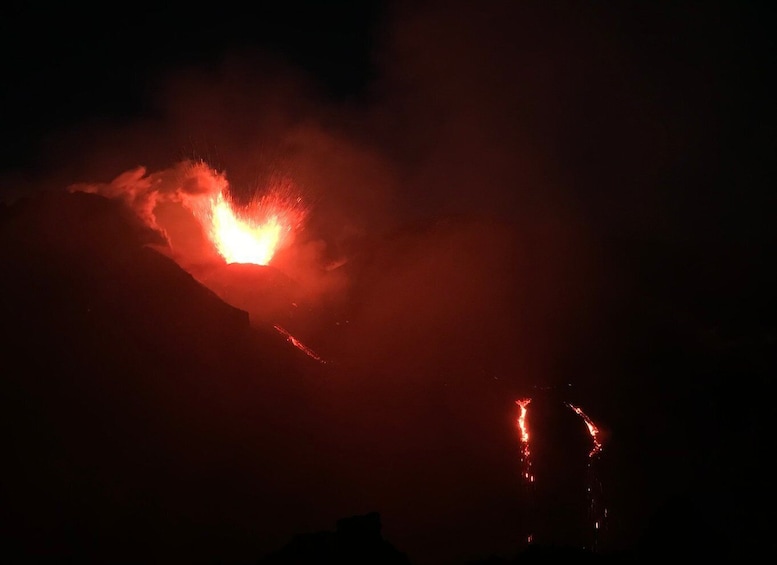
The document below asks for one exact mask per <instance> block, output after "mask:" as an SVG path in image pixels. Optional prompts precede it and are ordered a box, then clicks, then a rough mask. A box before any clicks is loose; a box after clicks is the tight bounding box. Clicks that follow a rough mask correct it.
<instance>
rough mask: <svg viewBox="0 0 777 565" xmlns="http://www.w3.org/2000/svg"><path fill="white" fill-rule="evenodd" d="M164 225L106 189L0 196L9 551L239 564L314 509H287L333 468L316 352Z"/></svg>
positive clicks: (311, 522) (308, 519) (309, 522)
mask: <svg viewBox="0 0 777 565" xmlns="http://www.w3.org/2000/svg"><path fill="white" fill-rule="evenodd" d="M157 239H158V236H157V235H156V234H155V233H154V232H150V231H149V230H148V229H147V228H145V227H143V226H142V225H141V224H140V223H139V222H138V221H137V219H136V218H135V217H134V216H132V215H130V214H129V213H128V212H126V211H125V209H124V208H122V207H121V204H120V203H118V202H112V201H110V200H107V199H104V198H102V197H99V196H95V195H87V194H65V193H52V194H43V195H39V196H35V197H31V198H28V199H25V200H21V201H18V202H16V203H14V204H12V205H7V206H5V207H3V208H0V264H2V266H3V275H2V283H1V284H2V289H1V290H0V311H2V316H1V317H0V320H1V321H0V325H1V326H2V336H3V338H2V344H3V345H2V353H3V355H2V356H3V366H4V368H3V379H2V399H3V400H2V413H3V420H4V422H3V429H4V430H5V432H6V434H5V437H6V441H5V442H4V445H5V461H6V463H5V464H4V467H3V481H2V484H3V491H4V492H3V500H4V504H3V506H4V514H5V520H6V521H7V522H8V526H7V528H6V529H5V535H4V536H3V537H4V543H5V545H6V547H7V548H8V551H12V552H14V553H17V554H20V555H22V556H26V557H28V558H39V557H40V558H45V557H49V558H56V559H62V558H77V559H79V560H82V561H99V562H116V561H122V560H133V559H140V560H142V561H144V562H156V561H158V560H159V561H161V560H166V559H169V558H174V559H175V560H176V561H178V560H183V561H186V562H194V561H198V560H202V559H204V560H207V559H209V558H218V559H219V560H220V561H229V560H230V559H231V558H232V557H235V558H236V556H240V557H241V558H244V557H246V556H250V557H253V558H257V557H258V556H260V555H261V554H262V553H263V552H264V551H267V550H268V549H270V548H274V547H276V546H277V545H278V544H279V543H280V542H281V541H282V540H285V539H286V537H287V536H288V534H289V532H293V531H299V530H303V529H306V528H310V527H313V526H315V525H316V524H317V523H316V522H315V519H314V518H313V517H312V516H311V515H310V514H309V513H307V514H305V513H302V517H300V516H295V514H294V511H293V510H287V509H291V508H295V506H298V505H297V504H296V503H297V502H298V501H299V500H300V499H303V498H304V499H307V498H312V495H311V492H310V490H309V489H311V488H317V487H316V486H314V485H313V482H316V481H324V480H325V479H326V477H327V470H326V466H325V465H324V464H319V465H318V466H317V471H316V473H315V474H311V473H309V472H307V470H306V465H305V464H304V462H305V461H309V460H312V459H316V458H317V455H316V454H317V453H318V450H319V449H322V447H321V445H319V444H318V440H317V437H318V435H317V432H316V430H317V429H318V426H316V425H314V420H315V414H316V410H315V407H314V406H312V403H313V401H312V399H311V397H312V396H314V389H312V388H311V386H310V385H309V384H308V385H307V388H305V389H303V388H302V387H300V383H301V382H302V380H303V378H304V380H306V382H308V383H310V382H315V379H311V378H310V377H311V374H309V373H308V372H307V371H311V370H313V371H315V370H316V368H311V365H315V363H308V361H309V360H308V359H307V358H306V357H305V356H304V355H302V354H301V353H300V352H299V351H297V350H296V349H294V348H293V347H291V346H290V345H289V344H288V343H287V342H286V340H285V339H284V337H283V336H281V335H279V334H278V333H277V332H275V331H274V330H273V329H272V328H271V327H270V328H269V329H267V331H263V330H260V329H256V328H252V327H251V326H250V324H249V321H248V315H247V314H246V313H245V312H243V311H241V310H238V309H236V308H233V307H231V306H229V305H227V304H225V303H224V302H222V301H221V300H220V299H219V298H218V297H217V296H216V295H215V294H213V293H212V292H211V291H209V290H208V289H206V288H205V287H203V286H202V285H201V284H199V283H198V282H197V281H196V280H195V279H193V278H192V277H191V276H190V275H189V274H188V273H186V272H185V271H183V270H182V269H181V268H180V267H178V265H176V264H175V263H174V262H173V261H172V260H170V259H169V258H168V257H166V256H164V255H162V254H160V253H158V252H157V251H155V250H154V249H152V248H151V247H149V246H148V245H147V244H154V243H159V242H158V241H157ZM316 496H317V497H319V498H320V497H321V496H322V495H321V493H320V492H319V493H317V495H316ZM268 517H270V518H268ZM331 519H332V517H330V516H329V515H327V516H326V517H325V518H322V522H321V523H327V522H331ZM288 520H291V521H288ZM295 520H303V521H302V522H296V521H295ZM276 534H277V537H274V535H276ZM238 540H239V541H238ZM263 544H267V545H263Z"/></svg>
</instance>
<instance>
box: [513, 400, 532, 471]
mask: <svg viewBox="0 0 777 565" xmlns="http://www.w3.org/2000/svg"><path fill="white" fill-rule="evenodd" d="M530 402H531V398H522V399H521V400H516V401H515V403H516V404H517V405H518V407H519V408H520V412H519V413H518V422H517V424H518V431H519V432H520V434H521V462H522V463H523V472H522V475H523V478H524V479H526V480H527V481H529V482H530V483H533V482H534V476H533V475H532V474H531V460H530V459H529V455H530V451H529V427H528V424H527V422H526V413H527V410H528V406H529V403H530Z"/></svg>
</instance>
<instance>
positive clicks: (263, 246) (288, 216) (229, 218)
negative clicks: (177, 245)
mask: <svg viewBox="0 0 777 565" xmlns="http://www.w3.org/2000/svg"><path fill="white" fill-rule="evenodd" d="M304 216H305V210H304V208H303V207H302V205H301V199H300V198H299V197H298V198H292V197H288V196H287V195H285V194H284V193H283V192H281V191H278V190H276V191H272V192H270V193H268V194H267V195H265V196H263V197H262V198H260V199H259V200H257V201H255V202H252V203H250V204H249V205H248V206H246V207H245V208H243V209H240V208H237V209H236V206H235V204H234V203H233V202H231V201H230V200H228V199H227V198H226V197H225V196H224V192H219V193H218V194H216V195H215V196H213V197H211V198H210V208H209V209H208V210H207V213H206V214H205V216H204V218H203V219H204V220H205V221H204V222H203V223H204V224H206V225H205V226H204V227H205V228H206V232H207V234H208V237H209V238H210V240H211V241H212V242H213V244H214V246H215V247H216V250H217V251H218V252H219V255H221V256H222V257H223V258H224V260H225V261H226V262H227V263H254V264H257V265H267V264H268V263H269V262H270V261H271V260H272V258H273V257H274V255H275V253H276V252H277V251H278V250H279V249H281V248H283V247H284V246H285V245H287V244H288V243H290V240H291V238H292V237H293V234H294V230H295V229H297V228H298V227H299V226H300V224H301V223H302V220H303V218H304Z"/></svg>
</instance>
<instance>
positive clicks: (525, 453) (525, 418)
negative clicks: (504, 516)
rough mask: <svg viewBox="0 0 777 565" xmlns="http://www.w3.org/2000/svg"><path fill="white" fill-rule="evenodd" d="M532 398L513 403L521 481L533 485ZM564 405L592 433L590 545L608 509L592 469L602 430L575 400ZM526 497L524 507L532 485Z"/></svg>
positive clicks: (589, 458) (589, 497) (589, 454)
mask: <svg viewBox="0 0 777 565" xmlns="http://www.w3.org/2000/svg"><path fill="white" fill-rule="evenodd" d="M531 401H532V399H531V398H522V399H519V400H516V401H515V404H516V405H517V406H518V407H519V412H518V418H517V421H516V426H517V428H518V432H519V436H520V437H519V439H520V443H521V465H522V469H521V476H522V477H523V479H524V481H525V482H526V484H527V485H528V486H533V483H534V480H535V477H534V474H533V473H532V465H531V459H530V455H531V450H530V445H529V439H530V433H529V410H528V407H529V404H530V403H531ZM563 405H564V406H566V407H568V408H569V409H571V410H572V411H573V412H574V413H575V414H577V415H578V416H580V418H582V420H583V422H584V423H585V425H586V428H587V429H588V433H589V435H590V436H591V440H592V441H593V447H592V448H591V450H590V452H589V453H588V485H587V487H586V490H587V495H588V514H589V519H591V520H592V522H593V528H594V532H595V534H594V539H593V545H594V546H595V545H596V542H597V539H596V537H597V536H598V533H599V532H600V530H601V528H602V527H603V525H604V520H605V519H606V517H607V509H606V508H605V507H603V506H602V503H601V500H600V499H601V496H600V495H601V490H602V489H601V484H600V483H599V480H598V478H597V476H596V472H595V469H594V465H593V463H594V460H595V459H596V456H597V455H598V454H599V453H601V451H602V449H603V444H602V440H601V432H600V430H599V428H598V427H597V426H596V424H594V422H593V420H591V418H589V417H588V415H587V414H586V413H585V412H583V410H582V409H581V408H580V407H578V406H575V405H574V404H571V403H569V402H563ZM528 496H529V498H528V499H527V508H528V507H530V506H531V505H532V503H533V501H532V497H533V489H532V490H530V491H529V492H528ZM527 537H528V542H529V543H531V542H532V541H533V537H534V536H533V534H531V533H529V535H528V536H527Z"/></svg>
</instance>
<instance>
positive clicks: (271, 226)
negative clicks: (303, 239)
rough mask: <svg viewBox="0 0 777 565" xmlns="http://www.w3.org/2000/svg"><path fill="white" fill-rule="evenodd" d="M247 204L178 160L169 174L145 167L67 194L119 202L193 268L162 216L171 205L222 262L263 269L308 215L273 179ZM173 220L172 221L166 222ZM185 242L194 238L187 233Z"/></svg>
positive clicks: (194, 165) (214, 174)
mask: <svg viewBox="0 0 777 565" xmlns="http://www.w3.org/2000/svg"><path fill="white" fill-rule="evenodd" d="M259 188H261V191H260V194H259V195H258V196H257V197H255V198H253V199H251V200H250V201H249V202H248V203H247V204H243V205H241V204H239V203H237V202H236V201H235V200H234V199H233V198H231V196H230V195H231V192H230V185H229V183H228V182H227V177H226V175H225V173H223V172H219V171H216V170H215V169H213V168H212V167H210V166H209V165H208V164H206V163H205V162H203V161H197V162H193V161H182V162H180V163H178V164H176V165H175V166H173V167H170V168H169V169H166V170H164V171H158V172H154V173H148V171H147V170H146V169H145V168H144V167H138V168H136V169H133V170H130V171H127V172H125V173H123V174H121V175H119V176H118V177H116V178H115V179H114V180H112V181H111V182H109V183H92V184H85V183H84V184H75V185H72V186H70V187H69V189H70V191H71V192H75V191H79V192H88V193H94V194H100V195H102V196H105V197H107V198H112V199H119V200H122V201H123V202H124V203H125V204H126V205H127V206H128V207H129V208H130V209H132V210H133V211H134V212H135V213H136V214H137V215H138V216H139V217H140V218H141V219H142V220H143V221H144V222H145V223H146V225H148V227H150V228H152V229H154V230H156V231H158V232H159V233H160V234H161V235H163V236H164V238H165V240H166V241H167V243H168V245H169V247H170V249H171V251H172V252H174V253H175V254H176V258H177V259H179V260H182V261H183V262H184V263H197V262H199V261H201V257H192V256H186V255H187V253H183V252H182V251H181V250H182V249H186V250H187V251H188V254H189V255H191V246H190V245H186V244H181V241H175V237H174V235H173V234H174V233H176V231H180V229H179V228H180V226H179V224H180V223H181V220H180V219H178V218H179V217H180V214H179V216H171V215H170V214H169V213H168V214H165V210H166V209H168V208H169V207H170V206H173V207H177V209H178V210H179V211H180V212H181V213H188V214H189V216H190V220H192V221H194V222H195V223H196V225H198V226H199V229H198V231H199V232H200V233H199V236H200V237H202V236H204V237H205V238H206V239H207V242H208V244H209V245H210V247H211V248H212V249H213V250H215V251H216V252H217V253H218V255H219V256H220V257H221V258H222V259H223V260H224V261H225V262H226V263H254V264H257V265H267V264H268V263H270V261H271V260H272V259H273V257H274V256H275V254H276V253H277V252H278V251H279V250H280V249H282V248H284V247H285V246H288V245H289V244H290V243H291V242H292V241H293V238H294V235H295V233H296V232H297V231H298V230H300V229H301V227H302V224H303V221H304V219H305V217H306V214H307V210H306V208H305V207H304V205H303V203H302V198H301V197H300V195H299V194H298V191H297V190H296V188H295V186H294V183H293V182H292V181H291V180H290V179H287V178H282V177H276V178H273V179H271V180H270V182H269V183H268V185H267V186H263V187H259ZM171 217H174V218H175V219H174V220H171V219H170V218H171ZM188 239H190V240H191V239H194V236H193V235H192V234H189V237H188Z"/></svg>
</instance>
